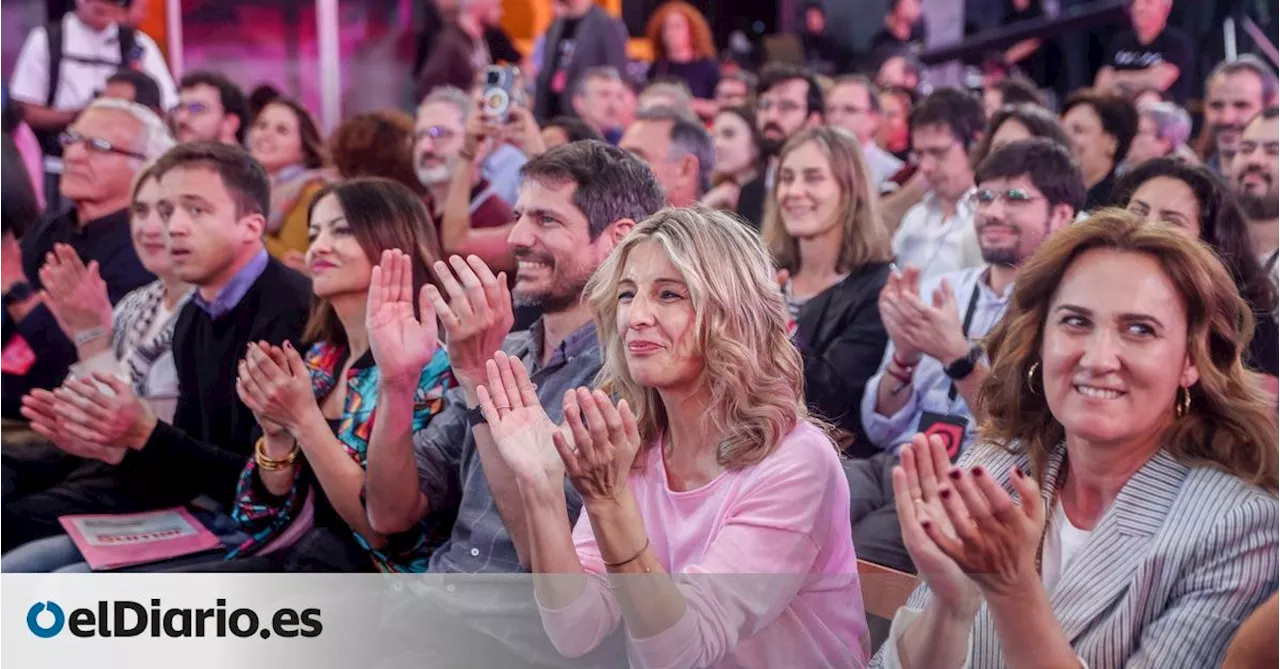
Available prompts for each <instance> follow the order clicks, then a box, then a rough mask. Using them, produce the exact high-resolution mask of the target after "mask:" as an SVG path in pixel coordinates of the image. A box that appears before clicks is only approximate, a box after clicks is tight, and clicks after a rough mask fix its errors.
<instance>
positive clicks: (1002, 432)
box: [977, 209, 1280, 494]
mask: <svg viewBox="0 0 1280 669" xmlns="http://www.w3.org/2000/svg"><path fill="white" fill-rule="evenodd" d="M1092 249H1110V250H1113V251H1120V252H1124V253H1135V254H1142V255H1145V256H1148V257H1151V258H1153V259H1155V260H1156V261H1157V262H1159V263H1160V266H1161V267H1162V268H1163V270H1164V273H1165V275H1166V276H1167V277H1168V278H1169V280H1170V282H1171V283H1172V284H1173V285H1174V288H1175V289H1176V290H1177V291H1178V293H1179V294H1180V295H1181V296H1182V299H1183V303H1184V304H1185V305H1186V317H1187V354H1188V355H1190V356H1191V359H1192V361H1193V362H1194V363H1195V366H1196V369H1197V371H1198V372H1199V376H1200V379H1199V381H1198V382H1197V383H1196V384H1195V385H1193V386H1191V387H1190V388H1189V392H1190V393H1191V408H1190V410H1189V411H1187V412H1186V414H1184V415H1182V416H1177V414H1176V412H1175V411H1174V403H1175V401H1176V398H1175V397H1170V398H1169V412H1170V413H1171V414H1174V418H1173V419H1172V422H1171V423H1170V425H1169V428H1168V430H1167V432H1166V433H1165V434H1164V438H1163V444H1164V449H1165V450H1166V451H1167V452H1168V453H1169V454H1170V455H1171V456H1173V457H1174V458H1175V459H1177V460H1179V461H1181V462H1183V463H1185V464H1203V465H1210V466H1213V467H1216V468H1218V469H1221V470H1225V471H1226V472H1228V473H1231V474H1233V475H1235V476H1237V477H1239V478H1241V479H1243V480H1244V481H1247V482H1249V483H1252V484H1254V485H1257V486H1260V487H1262V488H1264V489H1266V490H1268V491H1270V492H1271V493H1272V494H1275V492H1276V487H1277V460H1278V459H1280V450H1278V449H1277V448H1276V440H1277V434H1276V427H1275V424H1274V423H1272V420H1271V419H1272V417H1273V416H1272V415H1271V412H1270V411H1269V410H1268V408H1267V406H1268V405H1267V402H1266V401H1265V399H1264V396H1263V394H1262V391H1261V390H1259V389H1258V388H1257V387H1256V386H1255V384H1254V383H1253V382H1252V380H1251V379H1250V378H1249V377H1248V376H1247V375H1246V372H1245V369H1244V366H1243V365H1242V364H1241V362H1240V355H1241V353H1242V352H1243V351H1245V350H1247V348H1248V345H1249V339H1250V338H1251V337H1252V334H1253V314H1252V312H1251V311H1250V309H1249V307H1248V305H1247V304H1245V301H1244V300H1243V299H1242V298H1241V297H1240V294H1239V293H1238V292H1236V288H1235V283H1234V282H1233V281H1232V280H1231V275H1230V274H1229V273H1228V272H1227V270H1226V268H1224V267H1223V265H1222V263H1221V262H1220V261H1219V260H1218V258H1217V257H1216V256H1215V255H1214V254H1213V251H1212V250H1210V249H1209V247H1207V246H1205V245H1203V244H1200V243H1198V242H1196V241H1195V240H1188V239H1186V238H1185V237H1183V236H1182V235H1181V234H1179V233H1177V232H1175V231H1174V228H1173V227H1172V226H1169V225H1164V224H1161V223H1148V222H1146V221H1144V220H1143V219H1142V218H1139V217H1137V216H1135V215H1133V214H1130V213H1128V212H1125V211H1122V210H1119V209H1106V210H1102V211H1099V212H1095V213H1094V214H1093V215H1092V216H1090V217H1089V219H1088V220H1085V221H1083V222H1080V223H1076V224H1074V225H1071V226H1069V227H1067V228H1065V229H1063V230H1061V231H1059V232H1055V233H1054V234H1053V235H1052V236H1050V237H1049V239H1047V240H1046V241H1045V242H1044V244H1043V245H1041V246H1040V248H1039V249H1038V250H1037V251H1036V253H1035V255H1034V256H1032V257H1031V259H1030V260H1029V261H1027V262H1026V263H1024V264H1023V265H1022V267H1021V268H1019V270H1018V280H1017V281H1016V282H1015V283H1014V288H1013V298H1012V300H1011V303H1010V306H1009V310H1008V312H1007V313H1006V314H1005V316H1004V318H1002V319H1001V320H1000V323H999V324H998V325H997V326H996V328H995V329H994V330H993V331H992V332H991V334H990V335H989V336H988V338H987V340H986V349H987V353H988V355H989V356H990V358H991V375H990V376H988V377H987V380H986V381H984V382H983V384H982V387H981V389H980V390H979V397H978V402H977V415H979V416H981V424H980V427H979V429H980V431H981V435H982V437H983V438H984V439H988V440H991V441H993V442H994V443H997V444H1001V445H1003V446H1004V447H1005V448H1006V449H1008V450H1010V451H1012V452H1015V453H1026V454H1028V455H1029V456H1030V459H1031V468H1032V470H1033V473H1034V474H1035V475H1036V477H1037V478H1038V479H1039V478H1041V477H1043V475H1044V469H1045V464H1046V463H1047V461H1048V458H1049V454H1050V453H1051V452H1052V451H1053V449H1054V448H1055V447H1056V445H1057V444H1059V443H1060V442H1062V440H1063V439H1064V438H1065V437H1066V434H1065V430H1064V429H1063V427H1062V424H1061V423H1059V422H1058V420H1057V419H1056V418H1055V417H1054V416H1053V413H1052V412H1051V411H1050V409H1049V405H1048V404H1047V403H1046V401H1045V398H1044V394H1043V391H1042V390H1041V389H1040V388H1039V387H1038V386H1036V387H1033V386H1032V385H1031V384H1032V383H1035V384H1039V383H1041V381H1040V379H1042V377H1041V376H1040V375H1038V374H1037V375H1034V378H1033V379H1032V378H1028V374H1029V373H1031V368H1032V365H1034V364H1035V363H1036V362H1037V361H1038V360H1039V358H1040V347H1041V343H1042V341H1043V337H1044V328H1045V323H1046V321H1047V318H1048V310H1049V306H1050V302H1051V301H1052V299H1053V295H1054V293H1055V292H1056V291H1057V289H1058V286H1059V284H1060V282H1061V280H1062V277H1063V275H1064V274H1065V273H1066V271H1067V269H1068V268H1069V267H1070V266H1071V264H1072V263H1073V262H1075V260H1076V259H1077V258H1078V257H1079V256H1080V255H1081V254H1082V253H1085V252H1086V251H1089V250H1092Z"/></svg>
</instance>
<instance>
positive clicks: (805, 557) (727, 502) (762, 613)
mask: <svg viewBox="0 0 1280 669" xmlns="http://www.w3.org/2000/svg"><path fill="white" fill-rule="evenodd" d="M585 294H586V295H587V299H588V300H589V302H590V305H591V308H592V310H593V312H594V314H595V320H596V328H597V334H598V336H599V338H600V348H601V351H602V354H603V356H604V366H603V369H602V371H601V378H600V382H601V383H600V389H598V390H596V391H594V392H592V391H590V390H588V389H586V388H579V389H577V390H571V391H569V392H568V393H566V394H565V398H564V415H565V424H564V425H563V426H558V425H555V424H553V423H552V422H551V421H550V420H549V419H548V418H547V416H546V414H545V413H544V412H543V410H542V408H541V407H540V405H539V403H538V400H537V396H536V395H535V393H534V389H533V386H532V384H531V383H530V382H529V378H528V376H527V374H526V373H525V371H524V367H523V365H520V364H518V363H519V361H518V360H512V359H511V358H508V357H507V356H505V355H504V354H502V353H499V354H498V355H497V356H496V357H495V358H494V360H493V361H491V362H490V363H489V370H488V371H489V382H488V384H487V385H485V386H483V387H482V388H481V389H480V391H479V392H478V394H479V396H480V400H481V408H482V412H483V414H484V417H485V420H486V421H487V422H488V424H489V426H490V429H491V431H492V433H493V436H494V439H495V441H496V442H497V445H498V450H499V451H500V453H501V455H502V460H503V462H504V463H505V465H506V466H508V467H510V469H511V471H512V473H513V474H514V475H515V479H516V480H517V482H518V486H519V489H520V494H521V497H522V500H523V502H524V507H525V509H524V521H525V525H526V527H525V528H522V530H523V531H528V532H529V537H530V548H531V550H530V552H531V562H532V564H531V565H530V566H531V567H532V570H533V572H534V574H535V576H534V589H535V593H536V595H537V599H538V604H539V608H540V610H541V614H542V621H543V626H544V628H545V629H546V632H547V634H548V636H549V637H550V639H551V641H552V643H553V644H554V645H555V647H556V648H557V650H559V651H560V653H561V654H563V655H565V656H567V657H578V656H581V655H584V654H586V653H588V652H590V651H592V650H593V649H595V648H596V647H597V646H598V645H599V644H600V643H601V642H602V641H603V640H604V638H605V637H606V636H607V635H609V634H610V633H612V632H613V631H614V630H616V629H617V628H618V625H619V623H620V622H621V623H623V624H624V628H625V631H624V632H623V633H624V634H626V642H627V643H626V645H627V654H628V658H627V659H628V661H629V663H630V664H631V666H634V667H655V668H658V667H661V668H676V667H709V666H720V667H784V666H785V667H806V668H816V667H841V668H845V667H861V666H864V665H865V664H866V663H867V660H868V649H869V640H868V635H867V626H866V617H865V614H864V612H863V607H862V596H861V592H860V590H859V583H858V575H857V564H856V558H855V556H854V552H853V542H852V539H851V536H850V525H849V487H848V483H847V482H846V479H845V476H844V474H843V471H842V469H841V467H840V462H839V459H838V457H837V455H836V448H835V445H834V444H833V443H832V442H831V440H830V439H828V437H827V436H826V434H825V433H824V432H823V431H822V430H821V429H820V428H819V427H818V426H816V425H815V424H814V423H813V422H811V421H810V420H808V418H807V416H806V412H805V403H804V396H803V373H802V368H801V359H800V354H799V353H798V352H797V351H796V349H795V347H794V346H793V345H792V343H791V340H790V338H789V337H788V334H787V320H788V319H787V309H786V306H785V304H784V302H783V299H782V294H781V292H780V291H779V289H778V286H777V283H776V281H775V277H774V269H773V265H772V262H771V261H770V259H769V256H768V254H767V252H766V251H765V249H764V247H763V246H762V245H761V243H760V241H759V240H758V238H757V237H756V235H755V234H754V233H752V232H751V231H750V230H748V229H747V228H746V227H744V226H743V225H742V224H741V223H740V222H739V221H737V220H736V219H734V218H733V217H731V216H729V215H727V214H724V213H720V212H712V211H706V210H701V209H667V210H664V211H661V212H659V213H657V214H655V215H653V216H652V217H650V218H649V219H647V220H645V221H644V222H643V223H641V224H639V225H638V226H637V227H636V228H635V230H634V231H633V232H632V233H631V234H629V235H628V236H627V238H626V239H625V240H624V241H623V242H622V243H621V244H620V245H619V246H618V247H617V248H616V249H615V250H614V251H613V253H612V254H611V255H610V256H609V259H608V260H607V261H606V262H605V263H604V264H603V265H602V266H601V267H600V269H599V270H598V271H597V272H596V274H595V275H594V276H593V277H592V279H591V282H590V283H589V284H588V286H587V289H586V293H585ZM606 393H611V394H615V395H616V396H617V397H619V398H620V401H619V402H618V404H617V405H616V406H615V405H614V403H613V402H612V401H611V400H610V398H609V395H607V394H606ZM566 474H567V475H568V477H569V480H570V482H571V483H572V484H573V486H574V488H575V489H577V491H578V492H579V493H580V494H581V496H582V499H583V511H585V513H583V514H582V515H581V516H580V517H579V518H578V522H577V524H576V526H573V527H571V526H570V523H569V520H568V518H569V515H568V513H567V508H566V502H565V491H564V477H565V475H566ZM522 530H521V529H513V531H522Z"/></svg>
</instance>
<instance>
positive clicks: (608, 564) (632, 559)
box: [601, 537, 649, 569]
mask: <svg viewBox="0 0 1280 669" xmlns="http://www.w3.org/2000/svg"><path fill="white" fill-rule="evenodd" d="M648 549H649V538H648V537H645V540H644V545H643V546H641V547H640V550H638V551H636V554H635V555H632V556H631V557H629V558H627V559H625V560H623V561H622V562H605V563H604V566H606V567H608V568H610V569H617V568H618V567H622V566H624V565H628V564H631V563H632V562H635V561H636V560H638V559H640V556H641V555H644V552H645V551H646V550H648ZM601 557H603V556H601Z"/></svg>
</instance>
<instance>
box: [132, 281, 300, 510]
mask: <svg viewBox="0 0 1280 669" xmlns="http://www.w3.org/2000/svg"><path fill="white" fill-rule="evenodd" d="M310 304H311V286H310V284H309V283H308V281H307V280H306V278H304V277H303V276H302V275H300V274H298V273H297V272H294V271H293V270H291V269H289V268H287V267H285V266H284V265H282V264H280V263H279V262H277V261H276V260H275V259H274V258H272V259H271V260H269V261H268V263H267V267H266V269H264V270H263V272H262V275H261V276H259V277H258V280H257V281H255V282H254V283H253V285H252V286H251V287H250V288H249V291H248V292H247V293H245V295H244V297H243V298H241V300H240V302H239V303H238V304H236V306H235V307H233V308H232V309H231V311H228V312H227V313H225V314H223V315H222V316H220V317H218V318H217V319H214V318H211V317H210V316H209V314H208V312H206V311H205V310H204V309H203V308H201V307H200V306H199V305H197V304H196V303H195V301H194V300H193V301H191V302H188V303H187V305H186V306H185V307H183V309H182V313H181V314H179V316H178V322H177V324H176V325H175V326H174V333H173V358H174V362H175V363H176V365H177V368H178V385H179V388H181V392H182V394H181V396H180V397H179V398H178V406H177V409H176V410H175V412H174V416H173V424H172V425H169V424H167V423H164V422H159V423H157V424H156V429H155V431H154V432H152V433H151V437H150V438H149V439H148V440H147V443H146V445H145V446H143V448H142V449H141V450H139V451H134V452H132V453H130V454H129V456H128V457H127V458H126V459H125V461H124V462H123V463H122V464H123V466H124V473H125V475H126V476H128V477H129V478H130V479H131V481H132V482H136V483H137V485H139V486H141V489H143V490H147V491H148V495H149V496H154V498H155V499H154V501H155V503H156V504H158V505H171V504H183V503H186V502H189V501H191V500H192V499H193V498H195V497H198V496H200V495H201V494H205V495H208V496H210V497H212V498H213V499H215V500H217V501H219V502H221V503H222V504H223V505H224V506H226V505H229V504H230V503H231V499H232V497H233V496H234V494H235V488H236V481H237V480H238V478H239V476H240V472H241V470H243V469H244V466H245V463H246V462H247V461H248V458H249V457H250V456H251V455H252V453H253V440H252V434H254V429H255V427H256V426H257V421H256V420H255V419H254V417H253V413H252V412H250V411H249V409H248V407H246V406H245V405H244V404H243V403H241V402H240V398H239V397H237V396H236V388H235V382H236V365H237V364H238V363H239V361H240V360H241V359H242V358H243V357H244V354H245V351H246V349H247V348H248V346H249V344H250V343H251V342H256V341H260V340H266V341H268V342H271V343H272V344H281V343H283V342H284V341H285V340H289V341H291V342H293V343H294V344H295V345H297V344H298V343H299V341H298V340H299V338H300V337H301V335H302V330H303V327H304V326H305V325H306V321H307V315H308V312H309V309H310Z"/></svg>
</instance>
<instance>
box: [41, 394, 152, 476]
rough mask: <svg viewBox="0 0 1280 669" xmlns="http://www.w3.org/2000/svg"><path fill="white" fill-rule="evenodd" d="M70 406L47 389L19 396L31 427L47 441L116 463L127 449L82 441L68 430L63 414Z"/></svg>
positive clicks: (85, 456)
mask: <svg viewBox="0 0 1280 669" xmlns="http://www.w3.org/2000/svg"><path fill="white" fill-rule="evenodd" d="M72 410H74V409H73V407H70V406H66V405H64V402H63V401H62V400H59V399H58V398H57V397H56V396H55V395H54V394H53V393H52V392H50V391H48V390H34V391H32V392H31V394H29V395H26V396H24V397H23V398H22V409H21V412H22V415H23V417H24V418H26V419H27V420H28V421H30V425H31V430H32V431H33V432H35V433H36V434H38V435H40V436H42V437H44V438H45V439H47V440H49V443H51V444H53V445H54V446H57V447H58V448H60V449H62V450H63V451H66V452H67V453H70V454H71V455H75V456H78V457H82V458H85V459H89V460H99V461H101V462H105V463H107V464H110V465H116V464H120V461H121V460H123V459H124V456H125V453H126V452H127V449H125V448H119V447H114V446H104V445H102V444H99V443H97V442H93V441H86V440H85V439H82V438H80V437H78V436H76V435H75V434H73V433H72V429H71V426H72V425H73V423H71V422H70V421H68V420H66V419H64V418H63V415H64V414H65V413H67V412H69V411H72Z"/></svg>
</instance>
